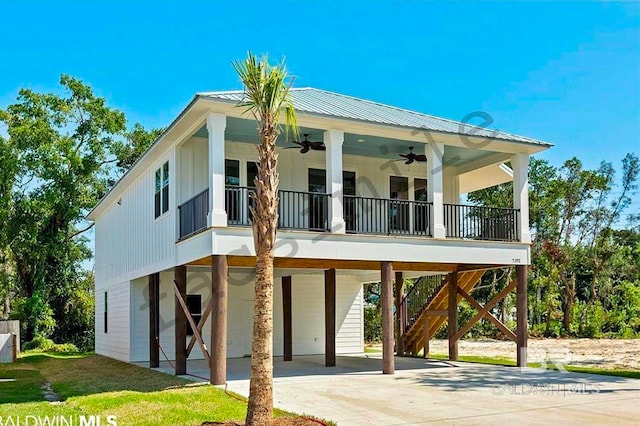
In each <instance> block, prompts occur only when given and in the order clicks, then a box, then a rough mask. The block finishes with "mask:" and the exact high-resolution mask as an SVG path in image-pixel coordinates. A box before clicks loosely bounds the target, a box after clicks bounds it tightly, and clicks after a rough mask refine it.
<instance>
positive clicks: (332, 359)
mask: <svg viewBox="0 0 640 426" xmlns="http://www.w3.org/2000/svg"><path fill="white" fill-rule="evenodd" d="M324 354H325V355H324V356H325V365H326V366H327V367H334V366H335V365H336V270H335V269H328V270H326V271H324Z"/></svg>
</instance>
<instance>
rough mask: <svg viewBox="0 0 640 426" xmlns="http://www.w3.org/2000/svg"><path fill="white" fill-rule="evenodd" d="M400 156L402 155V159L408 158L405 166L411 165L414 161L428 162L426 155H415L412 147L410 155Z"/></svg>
mask: <svg viewBox="0 0 640 426" xmlns="http://www.w3.org/2000/svg"><path fill="white" fill-rule="evenodd" d="M398 155H400V157H402V158H406V160H407V161H405V162H404V164H411V163H413V162H414V161H418V162H423V161H427V156H426V155H424V154H414V152H413V147H412V146H410V147H409V153H408V154H398Z"/></svg>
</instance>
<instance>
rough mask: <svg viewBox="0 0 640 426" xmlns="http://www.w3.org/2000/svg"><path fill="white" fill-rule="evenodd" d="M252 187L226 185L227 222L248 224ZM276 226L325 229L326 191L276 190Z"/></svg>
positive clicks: (326, 211) (310, 229)
mask: <svg viewBox="0 0 640 426" xmlns="http://www.w3.org/2000/svg"><path fill="white" fill-rule="evenodd" d="M253 192H254V189H253V188H247V187H243V186H227V187H226V189H225V204H226V210H227V220H228V223H229V225H233V226H250V225H251V206H252V204H253V202H254V201H253V198H252V194H253ZM278 197H279V198H280V202H279V204H278V228H280V229H304V230H309V231H319V232H324V231H327V230H329V200H330V197H329V194H319V193H314V192H300V191H287V190H280V191H278Z"/></svg>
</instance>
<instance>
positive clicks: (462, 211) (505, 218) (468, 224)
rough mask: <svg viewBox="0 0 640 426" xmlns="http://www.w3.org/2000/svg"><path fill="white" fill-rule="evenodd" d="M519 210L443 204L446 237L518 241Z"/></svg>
mask: <svg viewBox="0 0 640 426" xmlns="http://www.w3.org/2000/svg"><path fill="white" fill-rule="evenodd" d="M519 214H520V210H518V209H508V208H500V207H483V206H465V205H459V204H445V205H444V225H445V228H446V229H447V234H446V235H447V237H448V238H462V239H469V240H489V241H518V216H519Z"/></svg>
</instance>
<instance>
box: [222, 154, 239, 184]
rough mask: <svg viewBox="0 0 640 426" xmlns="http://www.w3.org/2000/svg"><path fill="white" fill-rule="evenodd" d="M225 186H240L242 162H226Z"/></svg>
mask: <svg viewBox="0 0 640 426" xmlns="http://www.w3.org/2000/svg"><path fill="white" fill-rule="evenodd" d="M224 176H225V182H224V183H225V185H231V186H240V162H239V161H238V160H224Z"/></svg>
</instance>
